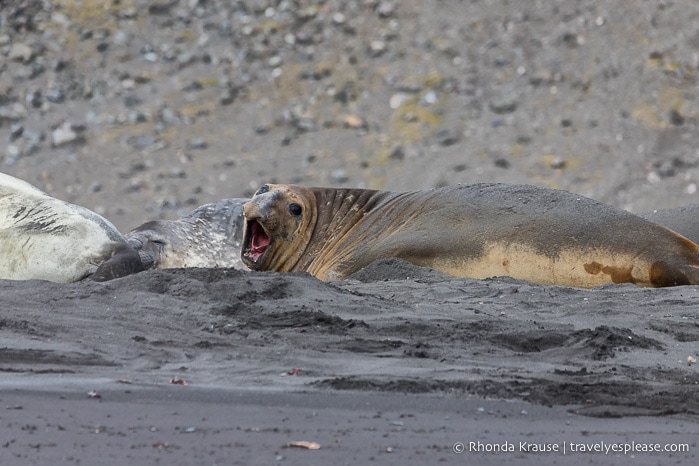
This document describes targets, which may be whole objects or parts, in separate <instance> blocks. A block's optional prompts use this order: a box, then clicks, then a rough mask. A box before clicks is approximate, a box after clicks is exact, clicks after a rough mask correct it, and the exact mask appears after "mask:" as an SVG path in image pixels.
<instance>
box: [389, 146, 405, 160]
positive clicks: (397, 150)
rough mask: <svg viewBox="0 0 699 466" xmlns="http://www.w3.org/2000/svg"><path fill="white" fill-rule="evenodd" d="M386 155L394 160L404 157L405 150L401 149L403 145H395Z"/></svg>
mask: <svg viewBox="0 0 699 466" xmlns="http://www.w3.org/2000/svg"><path fill="white" fill-rule="evenodd" d="M388 156H389V157H391V158H392V159H394V160H403V159H404V158H405V150H404V149H403V146H396V147H394V148H393V149H391V152H390V153H389V154H388Z"/></svg>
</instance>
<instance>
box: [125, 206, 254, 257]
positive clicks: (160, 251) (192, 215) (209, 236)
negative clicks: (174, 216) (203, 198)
mask: <svg viewBox="0 0 699 466" xmlns="http://www.w3.org/2000/svg"><path fill="white" fill-rule="evenodd" d="M246 201H247V199H223V200H220V201H217V202H213V203H211V204H206V205H203V206H201V207H198V208H197V209H195V210H193V211H191V212H189V213H188V214H186V215H184V216H182V217H181V218H180V219H178V220H157V221H153V222H148V223H144V224H143V225H141V226H139V227H137V228H135V229H134V230H132V231H131V232H129V233H127V234H126V238H127V241H128V243H129V245H130V246H131V247H133V248H134V249H136V250H137V251H138V252H139V254H140V256H141V261H142V262H143V264H144V265H145V266H146V267H147V268H154V269H171V268H186V267H209V268H210V267H233V268H236V269H245V264H243V261H242V260H241V257H240V247H241V243H242V239H243V220H244V217H243V204H244V203H245V202H246Z"/></svg>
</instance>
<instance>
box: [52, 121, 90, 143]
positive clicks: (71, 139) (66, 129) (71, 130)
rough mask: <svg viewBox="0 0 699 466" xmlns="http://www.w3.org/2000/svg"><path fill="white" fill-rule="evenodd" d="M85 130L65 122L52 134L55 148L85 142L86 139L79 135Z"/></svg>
mask: <svg viewBox="0 0 699 466" xmlns="http://www.w3.org/2000/svg"><path fill="white" fill-rule="evenodd" d="M82 130H84V128H83V127H81V126H76V125H73V124H71V123H70V122H65V123H63V124H62V125H61V126H59V127H58V128H56V129H54V130H53V133H52V134H51V137H52V141H53V147H61V146H64V145H66V144H71V143H82V142H85V138H84V137H83V136H82V135H80V134H79V132H82Z"/></svg>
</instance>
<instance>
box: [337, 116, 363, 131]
mask: <svg viewBox="0 0 699 466" xmlns="http://www.w3.org/2000/svg"><path fill="white" fill-rule="evenodd" d="M342 124H343V126H344V127H345V128H353V129H357V128H363V127H365V126H366V123H365V122H364V120H363V119H362V118H361V117H358V116H356V115H345V116H344V117H343V118H342Z"/></svg>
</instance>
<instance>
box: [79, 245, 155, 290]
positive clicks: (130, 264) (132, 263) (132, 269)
mask: <svg viewBox="0 0 699 466" xmlns="http://www.w3.org/2000/svg"><path fill="white" fill-rule="evenodd" d="M144 270H146V267H145V266H144V264H143V261H142V259H141V255H140V254H139V253H138V252H137V251H136V250H135V249H134V248H132V247H131V246H129V245H128V244H126V243H120V244H117V245H116V247H115V248H114V254H113V255H112V257H110V258H109V259H107V260H106V261H104V262H103V263H102V264H100V265H99V267H97V270H96V271H95V273H94V274H92V276H91V278H92V279H93V280H94V281H96V282H106V281H108V280H114V279H115V278H120V277H125V276H127V275H131V274H134V273H138V272H143V271H144Z"/></svg>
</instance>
